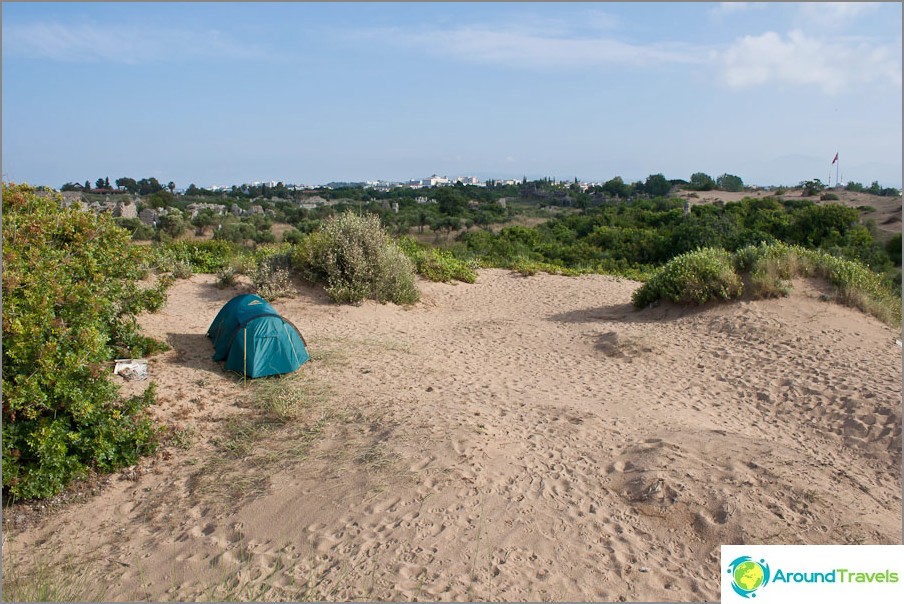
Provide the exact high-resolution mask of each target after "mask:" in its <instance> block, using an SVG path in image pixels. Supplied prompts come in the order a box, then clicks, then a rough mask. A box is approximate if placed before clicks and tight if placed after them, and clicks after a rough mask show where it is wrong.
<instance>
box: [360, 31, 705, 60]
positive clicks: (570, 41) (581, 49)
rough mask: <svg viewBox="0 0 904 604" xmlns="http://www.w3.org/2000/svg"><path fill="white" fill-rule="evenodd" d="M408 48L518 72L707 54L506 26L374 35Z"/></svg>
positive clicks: (670, 46) (682, 46)
mask: <svg viewBox="0 0 904 604" xmlns="http://www.w3.org/2000/svg"><path fill="white" fill-rule="evenodd" d="M372 33H373V35H377V36H380V37H385V38H386V39H390V40H393V41H394V42H395V43H399V44H402V45H406V46H413V47H417V48H419V49H422V50H426V51H428V52H433V53H436V54H441V55H447V56H452V57H455V58H459V59H463V60H467V61H472V62H477V63H489V64H496V65H504V66H509V67H519V68H527V69H531V68H588V67H601V66H607V65H628V66H642V65H651V64H662V63H687V64H693V63H702V62H704V61H705V60H706V51H705V50H704V49H702V48H700V47H697V46H693V45H690V44H686V43H655V44H648V45H638V44H629V43H626V42H620V41H618V40H614V39H611V38H603V37H573V36H569V37H565V36H552V35H549V33H548V32H539V31H536V30H532V29H525V28H518V27H508V28H498V27H492V28H490V27H482V26H468V27H459V28H453V29H443V30H432V31H424V30H419V31H416V32H415V31H403V30H398V29H396V30H391V31H385V30H384V31H381V32H372Z"/></svg>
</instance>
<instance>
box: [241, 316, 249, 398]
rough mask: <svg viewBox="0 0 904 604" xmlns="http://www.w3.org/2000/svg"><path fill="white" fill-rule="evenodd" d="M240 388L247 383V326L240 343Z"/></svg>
mask: <svg viewBox="0 0 904 604" xmlns="http://www.w3.org/2000/svg"><path fill="white" fill-rule="evenodd" d="M242 363H243V367H242V388H244V387H245V386H247V385H248V328H247V327H246V328H245V334H244V342H243V343H242Z"/></svg>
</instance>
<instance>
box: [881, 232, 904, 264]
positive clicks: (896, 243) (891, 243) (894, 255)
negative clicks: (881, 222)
mask: <svg viewBox="0 0 904 604" xmlns="http://www.w3.org/2000/svg"><path fill="white" fill-rule="evenodd" d="M885 251H886V252H888V257H889V258H891V261H892V262H893V263H894V265H895V266H901V233H896V234H895V235H894V236H893V237H892V238H891V239H889V240H888V242H887V243H886V244H885Z"/></svg>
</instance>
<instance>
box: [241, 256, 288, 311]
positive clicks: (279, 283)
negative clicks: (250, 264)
mask: <svg viewBox="0 0 904 604" xmlns="http://www.w3.org/2000/svg"><path fill="white" fill-rule="evenodd" d="M250 277H251V283H252V285H253V286H254V291H255V292H257V294H258V295H260V297H262V298H264V299H265V300H269V301H273V300H276V299H277V298H287V297H289V296H294V295H295V294H296V293H297V292H296V291H295V287H294V286H293V285H292V281H291V278H290V275H289V261H288V258H287V257H284V256H273V257H270V258H267V259H265V260H262V261H261V262H260V264H258V266H257V268H256V269H254V270H253V271H251V274H250Z"/></svg>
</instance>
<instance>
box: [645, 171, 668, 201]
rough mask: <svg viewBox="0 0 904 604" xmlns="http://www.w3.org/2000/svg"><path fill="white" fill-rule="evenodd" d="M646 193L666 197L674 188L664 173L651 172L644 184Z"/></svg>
mask: <svg viewBox="0 0 904 604" xmlns="http://www.w3.org/2000/svg"><path fill="white" fill-rule="evenodd" d="M643 190H644V193H646V194H647V195H650V196H652V197H665V196H666V195H668V194H669V191H671V190H672V183H670V182H669V181H668V180H666V178H665V176H663V175H662V174H651V175H649V176H647V180H646V181H645V182H644V185H643Z"/></svg>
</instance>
